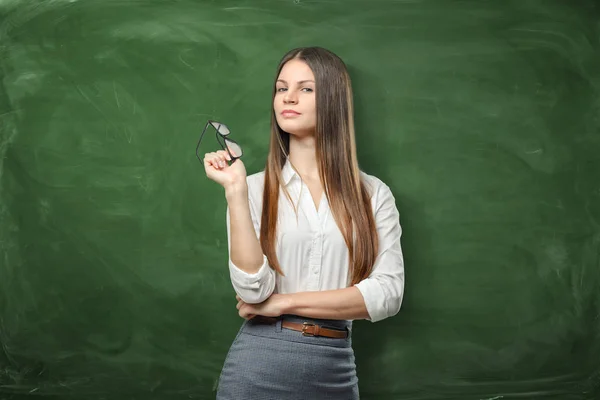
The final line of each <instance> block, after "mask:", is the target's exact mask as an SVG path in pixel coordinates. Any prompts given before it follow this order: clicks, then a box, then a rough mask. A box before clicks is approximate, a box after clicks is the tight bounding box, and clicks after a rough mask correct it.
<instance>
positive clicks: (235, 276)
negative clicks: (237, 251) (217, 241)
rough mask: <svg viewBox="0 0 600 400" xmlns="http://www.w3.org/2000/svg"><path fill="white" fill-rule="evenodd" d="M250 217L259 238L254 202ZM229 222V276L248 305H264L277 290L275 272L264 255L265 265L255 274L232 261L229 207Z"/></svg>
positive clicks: (227, 214)
mask: <svg viewBox="0 0 600 400" xmlns="http://www.w3.org/2000/svg"><path fill="white" fill-rule="evenodd" d="M250 215H251V217H252V224H253V225H254V232H255V233H256V237H257V238H258V237H259V235H260V225H259V222H258V218H257V217H256V210H254V207H253V204H252V201H251V200H250ZM226 220H227V254H228V258H229V276H230V278H231V284H232V285H233V289H234V290H235V292H236V293H237V294H238V295H239V296H240V298H241V299H242V300H243V301H244V302H246V303H248V304H257V303H262V302H263V301H265V300H266V299H268V298H269V296H271V294H272V293H273V290H274V289H275V270H273V268H271V266H270V265H269V262H268V260H267V257H266V256H265V255H264V254H263V263H262V265H261V267H260V269H259V270H258V271H257V272H256V273H253V274H250V273H248V272H246V271H243V270H241V269H240V268H239V267H237V266H236V265H235V264H234V263H233V262H232V261H231V226H230V216H229V207H227V212H226Z"/></svg>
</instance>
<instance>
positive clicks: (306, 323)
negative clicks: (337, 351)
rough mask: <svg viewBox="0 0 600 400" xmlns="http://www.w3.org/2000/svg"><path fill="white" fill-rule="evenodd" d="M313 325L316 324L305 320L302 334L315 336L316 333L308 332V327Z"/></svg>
mask: <svg viewBox="0 0 600 400" xmlns="http://www.w3.org/2000/svg"><path fill="white" fill-rule="evenodd" d="M311 326H313V327H314V326H315V324H312V323H310V322H304V323H303V324H302V336H315V334H314V333H308V332H306V329H308V328H309V327H311Z"/></svg>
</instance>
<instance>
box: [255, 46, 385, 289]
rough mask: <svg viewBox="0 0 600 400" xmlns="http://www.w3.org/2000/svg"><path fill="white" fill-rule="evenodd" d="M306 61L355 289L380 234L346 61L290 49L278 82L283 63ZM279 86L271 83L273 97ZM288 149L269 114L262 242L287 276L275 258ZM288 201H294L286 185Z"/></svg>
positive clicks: (316, 50) (326, 173) (324, 167)
mask: <svg viewBox="0 0 600 400" xmlns="http://www.w3.org/2000/svg"><path fill="white" fill-rule="evenodd" d="M292 59H299V60H302V61H304V62H305V63H306V64H307V65H308V66H309V67H310V68H311V70H312V72H313V74H314V76H315V87H316V108H317V113H316V114H317V122H316V131H315V141H316V158H317V163H318V167H319V176H320V179H321V182H322V183H323V190H324V194H325V196H327V201H328V202H329V205H330V208H331V212H332V215H333V218H334V220H335V222H336V223H337V225H338V227H339V228H340V231H341V233H342V235H343V237H344V240H345V242H346V245H347V246H348V251H349V259H350V262H349V266H348V267H349V272H350V274H349V276H350V277H351V283H350V284H351V285H354V284H356V283H358V282H360V281H361V280H363V279H364V278H366V277H368V276H369V275H370V274H371V271H372V269H373V264H374V263H375V259H376V257H377V249H378V246H379V244H378V236H377V230H376V226H375V218H374V216H373V211H372V209H371V201H370V196H369V193H368V190H367V188H366V186H365V183H364V182H363V180H362V179H361V175H360V170H359V166H358V160H357V157H356V143H355V138H354V106H353V100H352V85H351V81H350V76H349V74H348V70H347V69H346V65H345V64H344V62H343V61H342V60H341V59H340V58H339V57H338V56H336V55H335V54H333V53H332V52H330V51H328V50H326V49H323V48H320V47H303V48H297V49H293V50H291V51H289V52H288V53H287V54H286V55H285V56H284V57H283V58H282V59H281V61H280V63H279V66H278V68H277V73H276V74H275V81H277V78H278V77H279V73H280V72H281V69H282V68H283V66H284V64H285V63H286V62H288V61H289V60H292ZM275 94H276V85H275V84H274V85H273V99H272V100H274V96H275ZM271 104H273V101H272V102H271ZM289 149H290V134H289V133H287V132H284V131H283V130H282V129H281V128H280V127H279V125H278V124H277V120H276V117H275V112H274V111H272V112H271V138H270V143H269V155H268V157H267V163H266V167H265V187H264V192H263V206H262V219H261V228H260V244H261V247H262V250H263V253H264V254H265V255H266V256H267V259H268V261H269V264H270V265H271V268H273V269H274V270H275V271H277V272H278V273H280V274H282V275H283V271H282V270H281V266H280V264H279V261H278V259H277V254H276V251H275V243H276V238H277V232H276V231H277V215H278V201H279V187H280V182H283V178H282V174H281V170H282V167H283V166H284V164H285V162H286V159H287V156H288V155H289ZM283 189H284V192H285V194H286V196H287V197H288V199H290V201H291V197H290V195H289V193H288V192H287V190H286V188H285V187H283Z"/></svg>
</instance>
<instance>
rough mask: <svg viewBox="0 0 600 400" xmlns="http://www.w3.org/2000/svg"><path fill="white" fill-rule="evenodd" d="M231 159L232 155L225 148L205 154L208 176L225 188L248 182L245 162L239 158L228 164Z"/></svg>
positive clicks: (205, 166)
mask: <svg viewBox="0 0 600 400" xmlns="http://www.w3.org/2000/svg"><path fill="white" fill-rule="evenodd" d="M230 160H231V157H230V156H229V153H227V152H226V151H225V150H219V151H216V152H212V153H206V154H204V170H205V171H206V176H207V177H208V178H209V179H211V180H213V181H215V182H217V183H218V184H219V185H221V186H223V187H224V188H225V189H227V188H228V187H231V186H236V185H240V184H246V167H245V166H244V163H243V162H242V160H241V159H239V158H238V159H236V160H235V161H234V163H233V164H231V165H228V163H227V161H230Z"/></svg>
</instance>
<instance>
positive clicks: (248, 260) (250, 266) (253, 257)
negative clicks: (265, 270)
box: [225, 182, 264, 274]
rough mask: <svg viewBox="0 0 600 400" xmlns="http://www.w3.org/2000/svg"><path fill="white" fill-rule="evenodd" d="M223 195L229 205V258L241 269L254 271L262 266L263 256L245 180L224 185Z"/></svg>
mask: <svg viewBox="0 0 600 400" xmlns="http://www.w3.org/2000/svg"><path fill="white" fill-rule="evenodd" d="M225 197H226V198H227V205H228V206H229V224H230V252H229V258H230V259H231V262H232V263H233V264H235V266H236V267H238V268H239V269H241V270H242V271H244V272H247V273H249V274H253V273H256V272H258V270H259V269H260V267H261V266H262V264H263V258H264V257H263V252H262V248H261V246H260V242H259V241H258V238H257V237H256V231H255V230H254V225H253V223H252V217H251V215H250V207H249V204H248V186H247V185H246V182H244V183H243V184H239V185H235V186H230V187H226V188H225Z"/></svg>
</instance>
